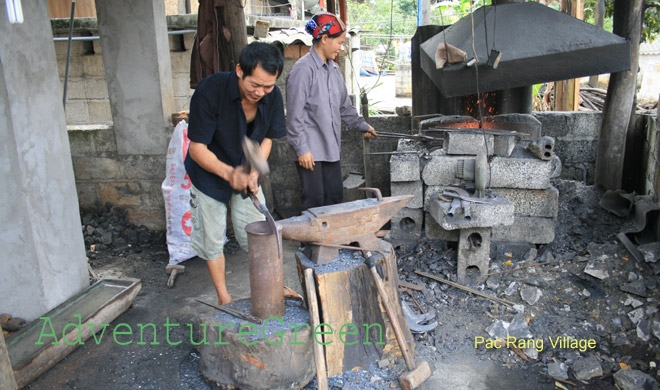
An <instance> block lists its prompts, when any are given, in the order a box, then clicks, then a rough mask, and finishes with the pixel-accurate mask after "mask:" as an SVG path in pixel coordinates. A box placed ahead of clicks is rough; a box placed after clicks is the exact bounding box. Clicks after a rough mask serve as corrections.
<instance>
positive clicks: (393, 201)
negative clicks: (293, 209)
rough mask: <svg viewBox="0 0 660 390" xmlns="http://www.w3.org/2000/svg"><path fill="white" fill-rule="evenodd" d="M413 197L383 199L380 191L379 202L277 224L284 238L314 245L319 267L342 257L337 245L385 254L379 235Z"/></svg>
mask: <svg viewBox="0 0 660 390" xmlns="http://www.w3.org/2000/svg"><path fill="white" fill-rule="evenodd" d="M413 197H414V196H413V195H401V196H391V197H386V198H383V197H381V196H380V191H378V193H377V197H376V198H368V199H361V200H355V201H352V202H346V203H339V204H335V205H330V206H322V207H314V208H311V209H308V210H306V211H304V212H303V213H302V214H301V215H300V216H297V217H292V218H288V219H283V220H279V221H277V222H276V223H277V225H279V226H281V227H282V230H281V234H282V238H284V239H286V240H290V241H300V242H306V243H311V244H312V245H313V249H312V257H311V260H312V261H313V262H314V263H316V264H324V263H328V262H330V261H332V260H333V259H335V258H337V257H338V256H339V249H337V247H336V245H348V244H353V243H358V245H359V246H360V247H361V248H365V249H369V250H372V251H383V250H385V247H384V246H383V244H382V242H381V240H379V239H378V238H377V237H376V233H377V232H378V231H379V230H380V228H381V227H383V225H385V224H386V223H387V221H389V220H390V219H391V218H392V217H393V216H394V215H395V214H396V213H397V212H399V210H401V209H402V208H403V207H404V206H405V205H406V204H407V203H408V202H409V201H410V200H411V199H412V198H413ZM315 244H316V245H315ZM323 244H329V245H330V246H327V245H325V246H324V245H323ZM332 245H335V247H332Z"/></svg>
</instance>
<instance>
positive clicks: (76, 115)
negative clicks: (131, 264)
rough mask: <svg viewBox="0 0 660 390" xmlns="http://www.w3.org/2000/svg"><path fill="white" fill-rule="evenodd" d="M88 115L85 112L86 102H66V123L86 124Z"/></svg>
mask: <svg viewBox="0 0 660 390" xmlns="http://www.w3.org/2000/svg"><path fill="white" fill-rule="evenodd" d="M87 122H89V113H88V112H87V101H86V100H67V102H66V123H87Z"/></svg>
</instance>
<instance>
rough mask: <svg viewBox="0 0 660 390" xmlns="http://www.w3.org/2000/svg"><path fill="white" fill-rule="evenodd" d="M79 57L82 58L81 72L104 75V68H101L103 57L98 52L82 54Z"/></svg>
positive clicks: (88, 74) (86, 74)
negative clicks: (87, 54)
mask: <svg viewBox="0 0 660 390" xmlns="http://www.w3.org/2000/svg"><path fill="white" fill-rule="evenodd" d="M81 58H82V66H83V74H84V75H85V76H99V77H105V69H104V68H103V57H102V56H101V55H100V54H94V55H90V56H83V57H81Z"/></svg>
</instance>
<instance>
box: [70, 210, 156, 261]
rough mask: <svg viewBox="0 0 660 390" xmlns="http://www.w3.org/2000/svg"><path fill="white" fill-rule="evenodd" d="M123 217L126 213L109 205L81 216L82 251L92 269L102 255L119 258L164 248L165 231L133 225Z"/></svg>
mask: <svg viewBox="0 0 660 390" xmlns="http://www.w3.org/2000/svg"><path fill="white" fill-rule="evenodd" d="M126 214H127V212H126V210H124V209H122V208H120V207H117V206H113V205H112V204H109V203H108V204H106V206H105V207H104V208H103V209H102V210H98V211H87V212H84V213H83V215H82V219H81V222H82V232H83V238H84V241H85V250H86V252H87V257H88V258H89V259H90V264H91V265H92V266H93V267H94V266H97V265H100V264H98V263H99V262H100V261H101V260H102V258H103V257H104V255H109V256H120V257H121V256H126V255H127V254H128V253H129V252H132V253H141V252H142V251H143V250H145V249H153V248H161V247H164V246H165V232H162V231H150V230H149V229H148V228H147V227H146V226H144V225H140V226H136V225H134V224H132V223H130V222H129V221H128V220H127V219H126Z"/></svg>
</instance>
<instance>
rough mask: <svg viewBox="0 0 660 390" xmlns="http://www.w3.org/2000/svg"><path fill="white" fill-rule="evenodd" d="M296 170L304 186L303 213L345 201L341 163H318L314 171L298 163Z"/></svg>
mask: <svg viewBox="0 0 660 390" xmlns="http://www.w3.org/2000/svg"><path fill="white" fill-rule="evenodd" d="M296 169H297V170H298V177H300V183H301V184H302V204H301V209H302V210H301V211H305V210H307V209H310V208H312V207H319V206H327V205H331V204H337V203H341V202H342V201H343V200H344V184H343V183H342V180H341V164H340V162H339V161H335V162H327V161H316V162H315V165H314V170H313V171H310V170H309V169H305V168H303V167H301V166H300V164H298V162H296Z"/></svg>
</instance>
